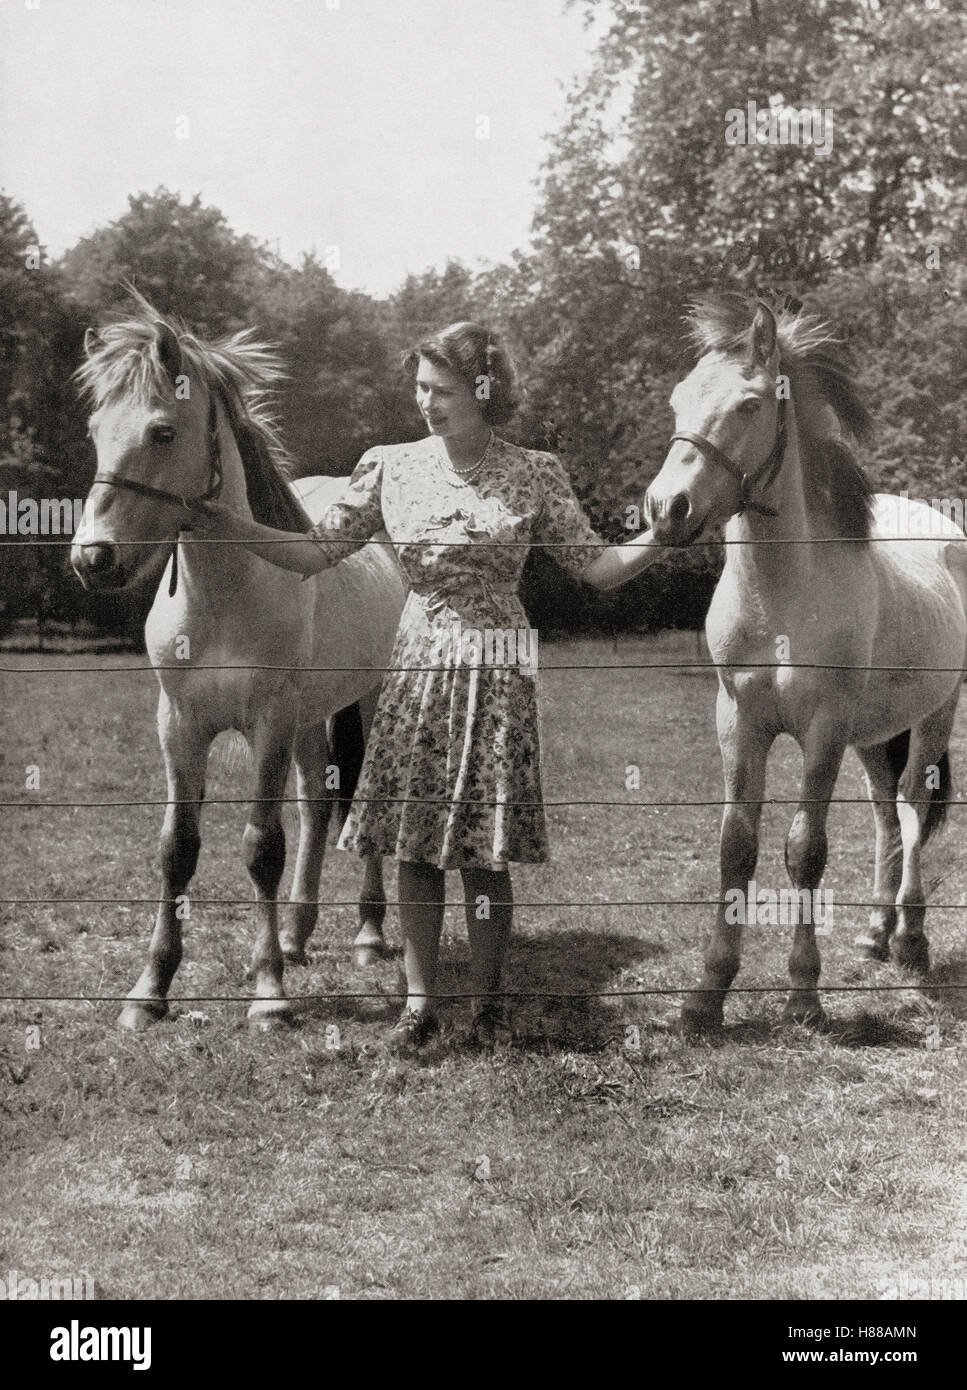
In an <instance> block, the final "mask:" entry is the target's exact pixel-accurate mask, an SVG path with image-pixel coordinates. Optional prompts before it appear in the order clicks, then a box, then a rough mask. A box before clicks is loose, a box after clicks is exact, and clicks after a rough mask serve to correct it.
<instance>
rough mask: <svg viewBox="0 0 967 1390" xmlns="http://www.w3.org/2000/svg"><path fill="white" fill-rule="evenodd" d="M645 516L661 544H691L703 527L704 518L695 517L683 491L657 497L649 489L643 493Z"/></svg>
mask: <svg viewBox="0 0 967 1390" xmlns="http://www.w3.org/2000/svg"><path fill="white" fill-rule="evenodd" d="M645 518H646V520H647V522H648V526H649V529H650V530H651V532H652V534H653V535H654V537H655V540H656V541H658V542H659V543H660V544H661V545H676V546H685V545H691V543H692V541H694V540H696V539H697V537H698V536H699V535H700V534H701V532H702V531H703V530H704V528H705V518H704V517H702V518H701V519H699V518H697V517H696V515H695V513H694V512H693V511H692V504H691V502H690V500H689V498H688V495H687V494H686V493H684V492H676V493H673V494H672V495H671V496H670V497H662V498H659V497H655V496H654V495H653V494H652V492H651V491H650V490H649V491H648V492H647V493H646V494H645Z"/></svg>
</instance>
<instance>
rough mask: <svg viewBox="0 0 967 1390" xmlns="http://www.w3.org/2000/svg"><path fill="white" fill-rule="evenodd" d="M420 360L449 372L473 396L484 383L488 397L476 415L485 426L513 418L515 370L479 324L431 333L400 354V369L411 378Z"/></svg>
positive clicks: (516, 396)
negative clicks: (422, 359)
mask: <svg viewBox="0 0 967 1390" xmlns="http://www.w3.org/2000/svg"><path fill="white" fill-rule="evenodd" d="M421 357H425V358H426V360H427V361H428V362H432V363H433V364H434V365H435V366H437V367H446V368H447V369H448V370H449V371H451V372H453V374H454V376H457V377H459V378H460V380H461V381H462V382H464V383H465V384H466V385H467V386H468V387H469V388H470V390H471V391H472V392H473V393H474V395H477V393H478V389H479V387H480V383H481V381H484V380H485V381H486V383H487V392H488V394H487V395H486V396H485V397H484V398H483V399H481V400H480V413H481V415H482V416H483V418H484V420H486V422H487V424H488V425H505V424H506V423H507V421H508V420H510V419H512V418H513V416H514V414H515V412H516V410H517V408H518V406H519V405H520V387H519V386H518V382H517V370H516V368H515V367H514V363H513V361H512V359H511V356H510V353H509V352H508V351H507V349H506V348H505V347H504V346H503V344H502V343H501V342H500V341H499V339H498V338H497V336H496V335H495V334H494V333H491V332H490V330H489V329H488V328H485V327H484V326H483V324H480V323H471V322H470V320H469V319H463V320H461V321H460V322H459V323H451V324H450V325H449V327H447V328H441V329H440V331H439V332H438V333H431V334H430V335H429V336H428V337H426V338H424V339H423V340H422V342H419V343H417V345H416V346H415V347H412V348H410V349H409V350H408V351H407V352H404V353H403V357H402V362H403V367H404V369H405V370H406V371H408V372H412V373H414V374H415V372H416V370H417V368H418V367H419V364H420V358H421ZM478 399H480V398H479V397H478Z"/></svg>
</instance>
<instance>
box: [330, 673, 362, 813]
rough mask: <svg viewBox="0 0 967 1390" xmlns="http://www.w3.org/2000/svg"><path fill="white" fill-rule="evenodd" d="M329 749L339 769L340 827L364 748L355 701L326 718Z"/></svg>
mask: <svg viewBox="0 0 967 1390" xmlns="http://www.w3.org/2000/svg"><path fill="white" fill-rule="evenodd" d="M327 733H328V737H329V752H330V755H331V757H332V760H333V762H334V763H335V765H336V767H338V769H339V799H338V800H337V802H336V825H337V827H338V828H339V829H340V830H341V829H342V827H343V825H344V824H345V822H346V817H347V816H348V815H349V804H350V802H351V801H352V799H353V793H354V792H355V790H356V785H357V783H358V782H359V773H360V769H361V768H362V765H363V755H364V754H365V752H366V738H365V736H364V734H363V720H362V715H361V713H360V709H359V701H358V700H357V701H356V703H355V704H354V705H347V706H346V708H345V709H341V710H339V711H337V713H336V714H334V715H333V716H332V718H331V719H330V720H329V727H328V730H327Z"/></svg>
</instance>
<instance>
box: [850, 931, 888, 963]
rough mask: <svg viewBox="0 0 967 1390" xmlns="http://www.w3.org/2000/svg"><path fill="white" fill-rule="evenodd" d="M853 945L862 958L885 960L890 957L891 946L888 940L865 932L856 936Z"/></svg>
mask: <svg viewBox="0 0 967 1390" xmlns="http://www.w3.org/2000/svg"><path fill="white" fill-rule="evenodd" d="M853 945H854V946H855V947H856V954H857V955H858V956H859V958H860V960H878V961H884V960H889V959H890V947H889V943H888V942H886V941H881V940H879V938H878V937H875V936H870V935H868V934H866V933H864V934H863V935H862V936H857V937H855V938H854V941H853Z"/></svg>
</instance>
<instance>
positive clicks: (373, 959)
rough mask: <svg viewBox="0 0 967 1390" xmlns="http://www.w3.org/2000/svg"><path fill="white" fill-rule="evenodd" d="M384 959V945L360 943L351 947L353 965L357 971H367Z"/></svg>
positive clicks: (379, 942)
mask: <svg viewBox="0 0 967 1390" xmlns="http://www.w3.org/2000/svg"><path fill="white" fill-rule="evenodd" d="M385 959H386V943H385V942H383V941H361V942H359V943H358V944H357V945H355V946H354V947H353V965H355V966H356V968H357V970H369V969H372V967H373V966H374V965H379V963H380V962H381V961H384V960H385Z"/></svg>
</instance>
